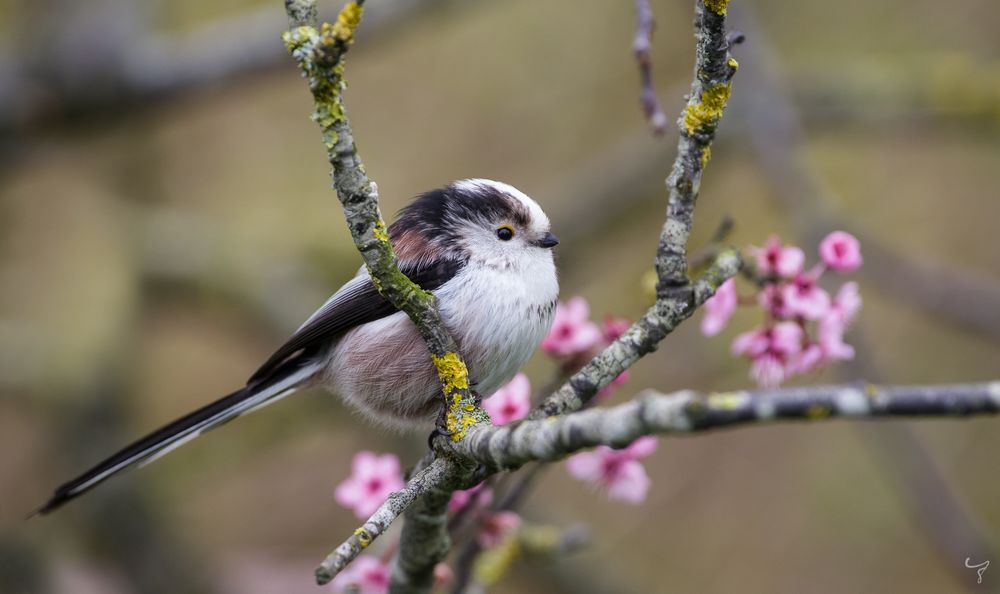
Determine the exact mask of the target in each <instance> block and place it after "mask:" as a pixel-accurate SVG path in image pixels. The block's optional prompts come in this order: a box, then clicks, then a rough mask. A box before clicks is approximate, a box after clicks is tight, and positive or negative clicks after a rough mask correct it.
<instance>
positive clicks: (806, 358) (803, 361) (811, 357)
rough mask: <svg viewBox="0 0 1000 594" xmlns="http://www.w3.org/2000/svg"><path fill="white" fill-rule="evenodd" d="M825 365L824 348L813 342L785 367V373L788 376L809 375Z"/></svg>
mask: <svg viewBox="0 0 1000 594" xmlns="http://www.w3.org/2000/svg"><path fill="white" fill-rule="evenodd" d="M825 363H826V356H825V355H824V353H823V347H821V346H820V345H819V344H818V343H815V342H811V343H809V344H807V345H806V346H805V348H803V349H802V350H801V351H800V352H799V354H798V355H797V356H795V357H793V358H792V359H791V360H790V361H789V362H788V364H787V365H785V373H786V374H787V375H793V374H798V373H809V372H810V371H814V370H816V369H819V368H820V367H822V366H823V364H825Z"/></svg>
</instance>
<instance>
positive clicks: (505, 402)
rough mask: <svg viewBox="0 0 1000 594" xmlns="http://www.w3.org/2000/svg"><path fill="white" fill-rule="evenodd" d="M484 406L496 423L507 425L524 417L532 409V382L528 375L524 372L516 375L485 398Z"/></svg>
mask: <svg viewBox="0 0 1000 594" xmlns="http://www.w3.org/2000/svg"><path fill="white" fill-rule="evenodd" d="M483 408H485V409H486V412H488V413H490V418H492V419H493V424H494V425H506V424H507V423H510V422H511V421H516V420H518V419H523V418H524V417H525V416H526V415H527V414H528V411H529V410H530V409H531V383H530V382H529V381H528V376H526V375H524V374H523V373H519V374H517V375H515V376H514V379H512V380H510V381H509V382H507V383H506V384H504V385H503V386H501V387H500V389H499V390H497V391H496V392H495V393H494V394H493V395H492V396H490V397H489V398H487V399H486V400H483Z"/></svg>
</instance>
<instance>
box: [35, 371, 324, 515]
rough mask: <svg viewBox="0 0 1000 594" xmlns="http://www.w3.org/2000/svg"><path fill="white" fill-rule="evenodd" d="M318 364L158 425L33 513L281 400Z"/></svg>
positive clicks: (77, 494) (75, 480) (61, 501)
mask: <svg viewBox="0 0 1000 594" xmlns="http://www.w3.org/2000/svg"><path fill="white" fill-rule="evenodd" d="M321 367H322V364H321V363H313V364H310V365H306V366H304V367H301V368H299V369H298V370H296V371H295V372H293V373H290V374H288V375H287V376H285V377H282V378H280V379H276V380H275V381H272V382H268V383H266V384H264V385H261V386H253V387H245V388H242V389H240V390H237V391H235V392H233V393H232V394H229V395H228V396H223V397H222V398H220V399H218V400H216V401H215V402H212V403H211V404H208V405H205V406H203V407H201V408H199V409H198V410H196V411H194V412H192V413H190V414H188V415H185V416H183V417H181V418H179V419H177V420H176V421H174V422H172V423H170V424H169V425H167V426H165V427H161V428H160V429H157V430H156V431H154V432H152V433H150V434H149V435H147V436H146V437H143V438H142V439H139V440H138V441H136V442H134V443H132V444H130V445H129V446H127V447H125V448H123V449H122V450H121V451H119V452H118V453H116V454H114V455H112V456H110V457H109V458H107V459H106V460H104V461H103V462H101V463H99V464H98V465H96V466H94V467H93V468H91V469H90V470H88V471H87V472H85V473H83V474H82V475H80V476H78V477H77V478H75V479H73V480H71V481H69V482H67V483H65V484H63V485H61V486H60V487H59V488H58V489H56V491H55V493H53V495H52V497H51V498H50V499H49V500H48V502H46V503H45V505H43V506H42V507H41V508H40V509H39V510H38V511H37V512H36V513H39V514H46V513H49V512H51V511H52V510H54V509H56V508H58V507H60V506H61V505H63V504H64V503H66V502H67V501H69V500H71V499H75V498H76V497H79V496H80V495H82V494H83V493H86V492H87V491H89V490H90V489H93V488H94V487H95V486H97V485H98V484H100V483H102V482H104V481H105V480H107V479H109V478H110V477H112V476H114V475H116V474H118V473H119V472H123V471H125V470H128V469H129V468H132V467H133V466H135V465H137V464H138V465H145V464H148V463H149V462H152V461H153V460H156V459H157V458H159V457H160V456H163V455H165V454H167V453H169V452H171V451H173V450H174V449H175V448H178V447H180V446H182V445H184V444H185V443H187V442H189V441H191V440H192V439H194V438H196V437H198V436H199V435H201V434H202V433H204V432H206V431H208V430H209V429H213V428H215V427H218V426H219V425H222V424H223V423H225V422H227V421H231V420H232V419H235V418H236V417H238V416H241V415H245V414H247V413H249V412H253V411H255V410H258V409H260V408H263V407H264V406H267V405H268V404H271V403H273V402H276V401H278V400H280V399H281V398H283V397H285V396H287V395H289V394H291V393H292V392H294V391H295V390H296V389H297V388H298V387H299V386H300V385H301V384H302V383H303V382H304V381H305V380H307V379H308V378H309V377H311V376H313V375H314V374H315V373H316V372H317V371H318V370H319V369H320V368H321Z"/></svg>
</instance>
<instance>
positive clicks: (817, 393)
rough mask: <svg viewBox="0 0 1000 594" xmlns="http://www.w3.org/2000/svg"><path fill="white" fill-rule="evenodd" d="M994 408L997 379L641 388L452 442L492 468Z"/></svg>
mask: <svg viewBox="0 0 1000 594" xmlns="http://www.w3.org/2000/svg"><path fill="white" fill-rule="evenodd" d="M997 413H1000V381H994V382H991V383H982V384H957V385H938V386H875V385H872V384H864V383H857V384H845V385H830V386H810V387H801V388H783V389H774V390H758V391H741V392H727V393H715V394H707V395H704V394H698V393H696V392H692V391H683V392H676V393H673V394H662V393H659V392H656V391H654V390H647V391H645V392H643V393H642V394H640V395H639V396H638V397H637V398H635V399H633V400H631V401H629V402H627V403H625V404H621V405H618V406H615V407H612V408H605V409H591V410H585V411H580V412H576V413H572V414H568V415H563V416H559V417H556V418H552V419H542V420H536V421H531V420H528V421H522V422H520V423H516V424H513V425H505V426H503V427H489V428H478V427H477V428H476V429H473V430H471V431H470V432H469V435H468V437H467V438H466V439H464V440H462V441H461V442H460V443H458V444H456V445H455V446H454V447H455V449H456V450H457V451H458V452H460V453H461V454H462V455H464V456H467V457H470V458H474V459H476V460H479V461H480V462H481V463H482V464H484V465H485V466H486V467H487V469H488V470H489V471H491V472H498V471H501V470H510V469H514V468H519V467H520V466H522V465H524V464H525V463H527V462H532V461H552V460H558V459H560V458H564V457H566V456H568V455H569V454H572V453H574V452H578V451H580V450H582V449H585V448H590V447H593V446H597V445H609V446H612V447H624V446H626V445H628V444H630V443H632V442H633V441H635V440H636V439H637V438H639V437H642V436H643V435H654V434H655V435H673V434H689V433H700V432H703V431H709V430H712V429H721V428H726V427H736V426H740V425H751V424H762V423H773V422H778V421H789V420H799V421H820V420H826V419H833V418H837V417H850V418H882V417H927V416H960V417H965V416H972V415H993V414H997Z"/></svg>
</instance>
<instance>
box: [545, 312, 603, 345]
mask: <svg viewBox="0 0 1000 594" xmlns="http://www.w3.org/2000/svg"><path fill="white" fill-rule="evenodd" d="M589 316H590V307H589V306H588V305H587V301H586V300H585V299H584V298H583V297H574V298H572V299H570V300H569V301H568V302H567V303H565V304H563V303H559V304H557V305H556V313H555V316H554V319H553V320H552V328H551V329H550V330H549V333H548V334H547V335H546V336H545V338H544V339H543V340H542V350H543V351H545V352H546V353H551V354H553V355H558V356H562V357H568V356H573V355H579V354H581V353H585V352H587V351H589V350H590V349H591V348H593V347H594V346H596V345H597V344H598V343H599V342H600V341H601V338H602V336H601V329H600V328H598V327H597V324H595V323H593V322H591V321H590V319H589Z"/></svg>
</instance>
